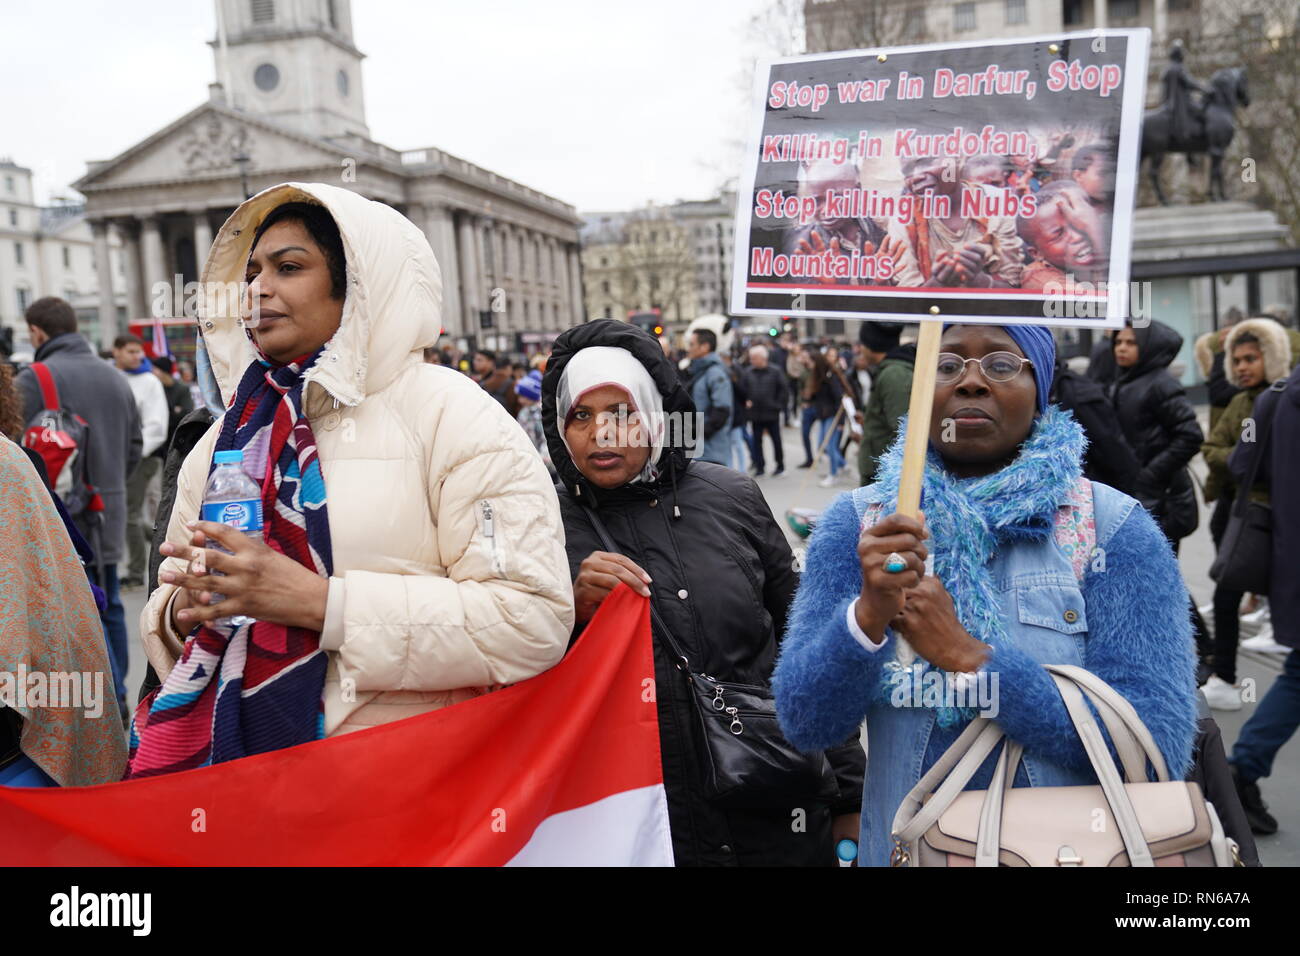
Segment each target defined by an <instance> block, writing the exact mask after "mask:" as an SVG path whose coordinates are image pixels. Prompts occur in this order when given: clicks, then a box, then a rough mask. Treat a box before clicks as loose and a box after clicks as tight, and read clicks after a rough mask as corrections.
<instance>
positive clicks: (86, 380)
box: [14, 296, 143, 713]
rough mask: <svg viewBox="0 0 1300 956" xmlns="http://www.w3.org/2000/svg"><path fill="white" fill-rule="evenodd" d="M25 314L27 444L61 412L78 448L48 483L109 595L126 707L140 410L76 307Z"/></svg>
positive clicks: (21, 383)
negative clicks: (128, 582)
mask: <svg viewBox="0 0 1300 956" xmlns="http://www.w3.org/2000/svg"><path fill="white" fill-rule="evenodd" d="M24 318H25V319H26V321H27V333H28V335H29V336H30V338H31V342H32V345H33V346H35V348H36V356H35V361H34V362H33V363H32V365H31V366H30V367H28V368H26V369H24V370H23V371H22V372H20V373H19V375H18V377H17V378H16V379H15V380H14V383H15V385H16V386H17V387H18V390H19V392H20V393H21V395H22V398H23V417H24V420H25V421H26V422H27V434H26V435H25V444H27V445H28V447H33V445H32V441H37V442H40V441H42V440H43V439H42V437H41V436H42V435H45V436H48V435H49V434H50V432H49V430H48V429H43V428H42V424H43V421H44V420H48V418H49V413H50V412H55V411H57V412H62V413H63V415H61V416H59V417H61V418H62V419H63V422H64V424H65V425H66V427H64V428H62V429H61V431H62V433H63V434H64V435H67V436H68V437H69V438H71V439H72V440H73V441H74V443H75V446H76V447H75V448H74V449H71V451H72V454H71V455H68V456H67V457H66V459H65V460H64V461H63V462H62V463H61V468H59V469H57V473H51V474H50V481H51V483H52V484H53V485H54V487H55V488H56V489H58V490H59V493H60V497H61V498H62V499H63V501H64V503H65V504H66V505H67V507H68V511H69V512H70V513H71V514H72V518H73V521H74V523H75V524H76V525H77V528H78V530H80V531H81V533H82V534H83V535H85V537H86V539H87V540H88V541H89V542H90V545H91V547H92V548H93V549H94V551H95V554H96V562H97V566H96V569H95V570H96V577H97V578H98V581H97V583H98V584H99V586H100V587H101V588H102V589H103V591H104V597H105V600H106V601H107V606H106V608H105V610H104V612H103V615H102V618H103V623H104V631H105V637H106V639H107V640H108V648H109V659H110V660H111V661H112V664H113V680H114V683H115V684H116V691H117V699H118V704H119V706H120V707H121V708H122V711H123V713H125V712H126V672H127V667H128V661H129V656H128V645H127V630H126V615H125V612H124V610H123V608H122V599H121V595H120V593H119V587H118V577H117V567H118V564H119V563H120V562H121V561H122V560H123V559H124V557H125V544H126V478H127V475H128V474H130V472H131V471H132V470H133V469H134V468H135V466H136V465H137V464H138V463H139V461H140V457H141V454H142V449H143V436H142V433H141V429H140V412H139V410H138V408H137V407H136V403H135V397H134V396H133V395H132V393H131V386H130V385H128V384H127V382H126V379H125V378H124V377H123V375H122V374H121V373H120V372H118V371H117V370H116V369H114V368H113V367H112V366H110V365H107V364H106V363H104V362H102V361H101V360H100V359H99V357H98V356H97V355H96V354H95V351H94V349H92V348H91V346H90V343H89V342H88V341H86V339H85V338H84V337H83V336H82V335H81V334H80V333H78V332H77V315H76V313H75V312H73V310H72V306H71V305H69V304H68V303H67V302H66V301H64V300H63V299H60V298H57V297H54V296H47V297H45V298H42V299H37V300H36V301H35V302H33V303H32V304H31V305H30V306H28V308H27V312H26V314H25V316H24ZM56 403H57V407H56V408H52V407H51V406H52V405H55V404H56ZM33 428H36V429H37V432H36V433H35V434H36V437H35V438H33V437H32V436H33V432H32V429H33ZM35 450H37V451H41V450H42V449H40V448H37V449H35ZM66 450H67V449H65V451H66ZM42 457H46V460H47V463H48V461H49V458H48V457H47V456H45V455H44V454H43V455H42ZM68 485H71V487H68Z"/></svg>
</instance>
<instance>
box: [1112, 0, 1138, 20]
mask: <svg viewBox="0 0 1300 956" xmlns="http://www.w3.org/2000/svg"><path fill="white" fill-rule="evenodd" d="M1139 11H1140V4H1139V3H1138V0H1110V17H1111V19H1112V20H1136V19H1137V18H1138V13H1139Z"/></svg>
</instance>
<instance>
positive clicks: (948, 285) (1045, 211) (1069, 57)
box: [732, 30, 1149, 328]
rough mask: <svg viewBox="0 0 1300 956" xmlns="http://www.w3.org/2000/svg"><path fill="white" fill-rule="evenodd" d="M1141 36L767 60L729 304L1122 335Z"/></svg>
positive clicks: (1142, 78)
mask: <svg viewBox="0 0 1300 956" xmlns="http://www.w3.org/2000/svg"><path fill="white" fill-rule="evenodd" d="M1148 42H1149V34H1148V32H1147V31H1145V30H1112V31H1101V32H1094V33H1088V34H1071V35H1067V36H1062V37H1055V38H1041V39H1033V40H1015V41H1005V42H993V43H988V42H982V43H978V44H966V45H954V44H949V45H937V46H924V47H904V48H898V49H891V50H885V51H874V50H873V51H854V52H850V53H831V54H824V55H817V56H806V57H796V58H790V59H783V60H773V61H768V62H765V63H762V64H760V65H759V68H758V76H757V79H756V83H755V87H756V98H758V99H759V100H761V103H760V104H759V106H758V107H757V108H756V114H757V118H756V125H755V129H754V133H753V136H752V137H751V144H750V149H749V152H748V153H747V154H746V161H745V162H746V166H745V170H744V177H745V179H744V181H743V182H742V185H741V188H740V190H739V199H738V209H737V230H736V243H737V245H736V256H735V264H736V265H735V273H734V275H733V277H732V311H733V312H736V313H740V314H779V315H793V316H798V315H819V316H843V317H854V316H864V317H865V316H890V317H896V316H898V315H899V314H900V313H903V314H911V315H915V316H916V317H917V318H927V317H931V316H930V315H929V313H930V310H931V306H935V305H937V306H938V307H939V308H940V317H941V318H943V319H963V320H968V321H981V320H986V321H992V320H993V319H997V321H999V322H1005V321H1006V320H1007V319H1016V318H1019V319H1020V320H1022V321H1024V322H1033V323H1036V324H1052V325H1082V326H1095V327H1111V328H1113V327H1116V326H1118V325H1122V324H1123V320H1124V318H1125V317H1126V316H1127V314H1128V281H1129V247H1130V242H1131V230H1132V218H1133V206H1134V198H1135V193H1136V177H1137V170H1138V151H1139V149H1138V148H1139V138H1140V135H1141V118H1142V117H1141V113H1142V106H1143V98H1144V89H1145V84H1146V58H1147V47H1148Z"/></svg>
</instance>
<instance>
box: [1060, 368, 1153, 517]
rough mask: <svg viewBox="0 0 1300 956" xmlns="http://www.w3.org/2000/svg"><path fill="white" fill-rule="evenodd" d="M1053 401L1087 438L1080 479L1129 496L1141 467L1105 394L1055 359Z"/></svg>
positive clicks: (1095, 385) (1096, 385)
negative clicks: (1068, 414) (1072, 417)
mask: <svg viewBox="0 0 1300 956" xmlns="http://www.w3.org/2000/svg"><path fill="white" fill-rule="evenodd" d="M1052 401H1054V402H1055V403H1056V404H1057V405H1060V406H1061V407H1062V408H1064V409H1068V410H1069V411H1070V413H1071V414H1072V415H1074V420H1075V421H1077V422H1078V423H1079V424H1080V425H1082V426H1083V432H1084V434H1085V435H1087V436H1088V448H1087V450H1086V451H1085V452H1084V453H1083V476H1084V477H1085V478H1088V479H1090V480H1092V481H1100V482H1101V483H1102V484H1105V485H1110V486H1111V487H1112V488H1114V489H1115V490H1116V491H1122V492H1124V494H1126V495H1132V494H1133V490H1134V489H1133V485H1134V480H1135V479H1136V478H1137V473H1138V472H1139V471H1140V470H1141V468H1142V466H1141V464H1139V462H1138V459H1137V455H1136V454H1134V453H1133V449H1132V448H1131V447H1129V443H1128V440H1127V439H1125V437H1124V431H1123V429H1121V428H1120V425H1119V421H1118V419H1117V418H1116V416H1115V408H1114V406H1113V405H1111V404H1110V401H1109V400H1108V399H1107V397H1106V390H1105V389H1104V388H1103V387H1102V386H1101V385H1099V384H1097V382H1095V381H1093V380H1092V379H1091V378H1089V377H1088V376H1086V375H1080V374H1078V373H1077V372H1074V371H1072V370H1071V369H1070V366H1069V365H1068V364H1066V362H1065V360H1064V359H1062V358H1060V357H1058V358H1057V360H1056V378H1054V379H1053V380H1052Z"/></svg>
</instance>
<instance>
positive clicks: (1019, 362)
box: [934, 352, 1034, 385]
mask: <svg viewBox="0 0 1300 956" xmlns="http://www.w3.org/2000/svg"><path fill="white" fill-rule="evenodd" d="M968 362H975V363H977V364H978V365H979V367H980V371H981V372H983V373H984V378H985V379H987V380H988V381H990V382H994V383H996V384H999V385H1001V384H1004V383H1006V382H1009V381H1011V380H1012V379H1013V378H1015V377H1016V376H1017V375H1019V374H1020V370H1021V369H1022V368H1024V367H1025V366H1026V365H1028V366H1029V367H1030V368H1033V366H1034V363H1033V362H1031V361H1029V359H1027V358H1021V357H1020V356H1019V355H1015V354H1013V353H1011V352H990V353H989V354H988V355H985V356H984V357H983V358H966V359H964V358H962V357H961V356H960V355H954V354H953V353H952V352H940V353H939V366H938V368H937V369H936V371H935V375H934V380H935V382H936V383H937V384H939V385H951V384H953V383H954V382H956V381H957V380H958V379H960V378H961V377H962V376H963V375H965V374H966V364H967V363H968Z"/></svg>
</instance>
